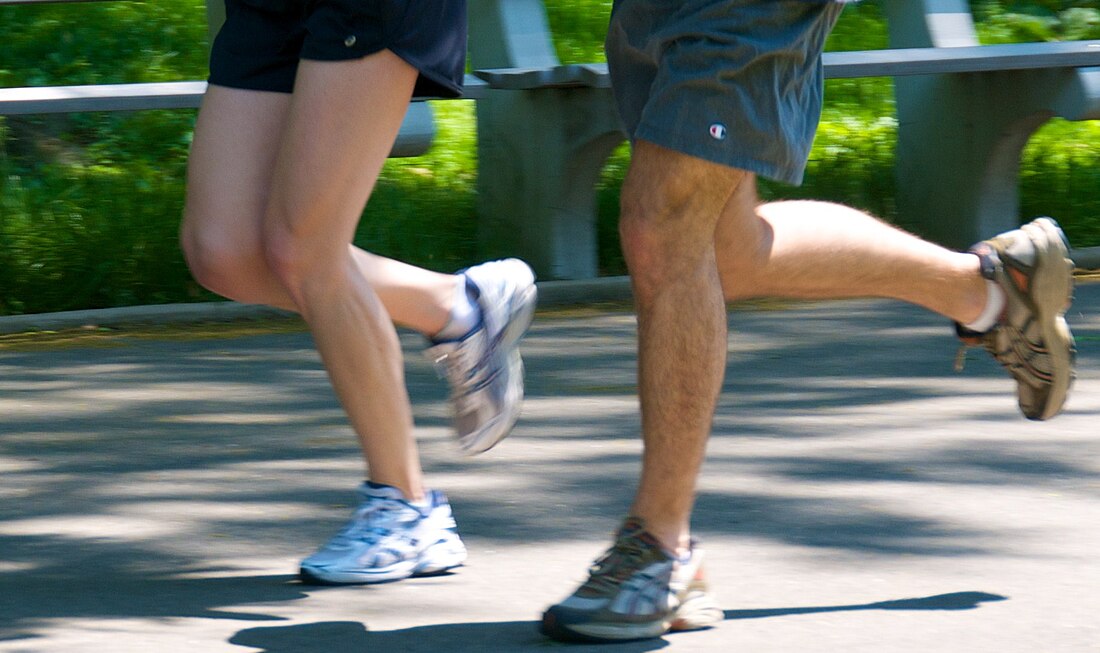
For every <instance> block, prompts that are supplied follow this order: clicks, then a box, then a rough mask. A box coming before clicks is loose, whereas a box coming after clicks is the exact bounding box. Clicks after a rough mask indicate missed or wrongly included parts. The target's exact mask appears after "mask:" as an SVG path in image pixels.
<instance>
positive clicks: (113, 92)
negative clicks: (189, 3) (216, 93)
mask: <svg viewBox="0 0 1100 653" xmlns="http://www.w3.org/2000/svg"><path fill="white" fill-rule="evenodd" d="M205 92H206V82H163V83H150V84H100V85H90V86H32V87H23V88H4V89H0V115H4V114H7V115H18V114H29V113H75V112H78V111H138V110H146V109H194V108H197V107H198V106H199V105H200V104H201V103H202V96H203V93H205Z"/></svg>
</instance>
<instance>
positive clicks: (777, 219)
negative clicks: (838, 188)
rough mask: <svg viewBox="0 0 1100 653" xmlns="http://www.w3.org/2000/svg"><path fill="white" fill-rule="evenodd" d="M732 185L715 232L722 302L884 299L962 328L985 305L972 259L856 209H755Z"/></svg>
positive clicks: (809, 204)
mask: <svg viewBox="0 0 1100 653" xmlns="http://www.w3.org/2000/svg"><path fill="white" fill-rule="evenodd" d="M755 187H756V184H755V180H753V179H750V180H749V182H747V183H744V184H742V185H741V186H739V187H738V190H737V192H736V193H735V194H734V196H733V197H732V198H731V199H730V202H729V204H728V205H727V206H726V209H725V210H724V211H723V213H722V218H721V220H720V221H719V223H718V227H717V230H716V246H717V256H718V266H719V270H720V271H721V277H722V286H723V288H724V290H725V295H726V299H727V300H731V301H732V300H738V299H747V298H751V297H790V298H806V299H831V298H843V297H886V298H891V299H900V300H903V301H907V302H910V303H913V304H916V305H918V306H923V307H925V308H927V309H929V310H932V311H935V312H937V313H939V314H941V315H944V316H946V317H949V318H951V319H953V320H956V321H958V322H961V323H964V324H965V323H967V322H970V321H971V320H973V319H974V318H976V317H977V316H978V315H979V314H980V313H981V311H982V308H983V307H984V305H985V298H986V282H985V280H984V279H983V278H982V277H981V275H980V274H979V271H978V258H977V257H976V256H974V255H972V254H966V253H960V252H953V251H950V250H947V249H944V248H943V247H940V246H939V245H935V244H932V243H929V242H927V241H924V240H921V239H920V238H917V237H916V236H913V235H912V234H909V233H906V232H904V231H902V230H900V229H897V228H895V227H893V226H892V225H889V224H887V223H885V222H882V221H881V220H878V219H877V218H874V217H872V216H870V215H868V214H866V213H863V212H862V211H858V210H856V209H853V208H850V207H847V206H842V205H839V204H832V203H829V202H815V201H788V202H773V203H768V204H759V203H758V201H757V198H756V191H755Z"/></svg>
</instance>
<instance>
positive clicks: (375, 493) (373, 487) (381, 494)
mask: <svg viewBox="0 0 1100 653" xmlns="http://www.w3.org/2000/svg"><path fill="white" fill-rule="evenodd" d="M359 493H360V494H361V495H363V497H364V498H370V499H398V500H401V501H404V500H405V495H404V494H403V493H402V492H401V490H398V489H397V488H395V487H394V486H392V485H382V484H381V483H373V482H371V481H366V482H365V483H363V485H362V486H361V487H360V488H359Z"/></svg>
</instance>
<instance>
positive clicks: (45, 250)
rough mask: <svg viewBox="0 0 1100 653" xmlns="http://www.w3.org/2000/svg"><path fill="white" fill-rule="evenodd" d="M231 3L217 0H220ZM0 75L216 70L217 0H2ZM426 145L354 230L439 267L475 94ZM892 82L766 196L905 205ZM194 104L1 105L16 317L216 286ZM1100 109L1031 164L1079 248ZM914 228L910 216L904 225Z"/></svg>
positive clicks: (853, 17)
mask: <svg viewBox="0 0 1100 653" xmlns="http://www.w3.org/2000/svg"><path fill="white" fill-rule="evenodd" d="M214 1H217V0H214ZM546 5H547V12H548V18H549V21H550V25H551V29H552V30H553V32H554V34H555V38H556V43H555V45H556V47H557V51H558V55H559V57H560V59H561V60H562V61H563V62H566V63H570V62H591V61H602V60H603V56H604V55H603V36H604V32H605V30H606V26H607V20H608V15H609V14H610V9H611V1H610V0H546ZM972 5H973V7H974V11H975V15H976V17H977V19H978V21H979V22H978V31H979V33H980V36H981V38H982V40H983V42H987V43H995V42H1005V41H1020V40H1036V39H1038V40H1054V39H1082V38H1094V39H1095V38H1100V0H1019V1H1017V0H974V2H972ZM0 25H4V26H5V30H4V32H5V33H4V38H3V39H0V86H21V85H40V84H85V83H114V82H139V81H167V80H180V79H201V78H203V77H204V76H205V74H206V52H207V43H208V35H207V31H206V17H205V8H204V4H203V2H202V0H158V1H156V2H152V1H149V2H140V1H135V2H105V3H96V2H93V3H76V4H68V5H48V6H4V7H0ZM886 43H887V36H886V28H885V24H884V21H883V18H882V15H881V10H880V7H879V3H876V2H863V3H860V4H858V5H853V6H850V7H848V8H847V9H846V10H845V12H844V15H843V16H842V18H841V21H840V23H839V24H838V25H837V27H836V29H835V30H834V32H833V34H832V36H831V37H830V38H829V41H828V43H827V48H828V49H830V50H861V49H874V48H881V47H885V46H886ZM433 108H434V110H435V112H436V118H437V124H438V125H439V131H438V134H437V138H436V145H435V147H434V148H433V149H432V150H431V151H430V152H429V153H428V154H427V155H425V156H422V157H416V158H411V159H394V160H390V161H389V162H387V164H386V166H385V168H384V169H383V172H382V175H381V177H380V179H379V181H378V184H377V186H376V189H375V192H374V195H373V196H372V198H371V202H370V204H369V205H368V207H367V210H366V212H365V213H364V216H363V220H362V222H361V224H360V226H359V229H358V231H357V233H356V243H357V244H359V245H361V246H363V247H364V248H366V249H369V250H371V251H374V252H378V253H381V254H384V255H388V256H393V257H396V258H400V259H402V260H406V261H409V262H411V263H414V264H418V265H422V266H425V267H428V268H431V269H436V270H453V269H455V268H458V267H461V266H464V265H468V264H470V263H472V262H474V261H475V260H476V258H477V256H478V254H477V245H476V218H475V214H474V211H475V209H474V205H475V194H476V178H477V160H476V128H475V121H474V106H473V103H471V102H466V101H447V102H437V103H434V106H433ZM893 115H894V108H893V93H892V87H891V81H890V80H889V79H857V80H831V81H830V82H828V85H827V89H826V107H825V111H824V115H823V117H822V124H821V128H820V130H819V133H818V137H817V140H816V142H815V145H814V149H813V152H812V154H811V159H810V162H809V166H808V169H807V175H806V181H805V183H804V185H803V186H802V187H800V188H791V187H789V186H783V185H780V184H772V183H766V182H765V183H762V184H761V195H762V196H763V197H764V198H766V199H778V198H799V197H813V198H819V199H827V200H834V201H840V202H844V203H848V204H853V205H855V206H858V207H861V208H864V209H866V210H869V211H871V212H873V213H875V214H877V215H880V216H882V217H884V218H886V219H889V220H896V210H895V206H894V197H895V194H896V185H895V180H894V165H893V159H894V142H895V137H896V133H897V124H896V120H895V119H894V117H893ZM193 120H194V112H193V111H148V112H141V113H133V114H75V115H67V116H33V117H28V116H21V117H9V118H7V119H2V118H0V314H3V313H21V312H39V311H50V310H63V309H77V308H90V307H103V306H115V305H125V304H139V303H157V302H172V301H190V300H195V299H208V298H212V296H211V295H209V294H208V293H206V292H205V291H202V290H201V289H199V288H198V287H197V286H196V285H195V283H194V282H193V281H192V280H191V278H190V276H189V274H188V272H187V269H186V266H185V265H184V263H183V257H182V254H181V253H180V251H179V246H178V244H177V241H176V234H177V229H178V222H179V216H180V213H181V211H182V205H183V194H184V177H185V170H186V157H187V149H188V146H189V142H190V134H191V129H192V124H193ZM1098 144H1100V123H1098V122H1084V123H1067V122H1063V121H1054V122H1052V123H1050V124H1048V125H1047V126H1045V127H1044V128H1043V129H1041V130H1040V131H1039V132H1038V133H1037V134H1036V135H1035V136H1034V137H1033V138H1032V139H1031V141H1030V144H1029V145H1028V147H1027V149H1026V150H1025V152H1024V157H1023V161H1022V165H1021V182H1020V183H1021V186H1020V187H1021V195H1022V201H1023V211H1024V214H1025V215H1029V216H1030V215H1039V214H1049V215H1053V216H1055V217H1057V218H1058V219H1059V221H1060V222H1061V223H1062V224H1063V226H1065V228H1066V230H1067V232H1068V233H1069V236H1070V238H1071V239H1072V240H1073V242H1074V243H1075V244H1076V245H1079V246H1084V245H1095V244H1100V147H1098ZM628 163H629V152H628V149H627V148H626V147H625V146H624V147H622V148H620V149H619V150H618V151H616V153H615V154H614V155H613V156H612V157H611V158H610V160H609V161H608V163H607V165H606V167H605V169H604V171H603V175H602V178H601V181H600V188H599V190H600V192H599V198H598V202H599V222H598V234H599V239H600V240H599V257H600V259H599V260H600V269H601V272H602V273H605V274H619V273H622V272H623V271H624V270H625V266H624V264H623V261H622V255H621V252H620V249H619V241H618V230H617V226H616V222H617V214H618V197H619V188H620V186H621V183H622V178H623V175H624V174H625V171H626V168H627V166H628ZM903 226H905V225H903Z"/></svg>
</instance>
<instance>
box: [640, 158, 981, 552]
mask: <svg viewBox="0 0 1100 653" xmlns="http://www.w3.org/2000/svg"><path fill="white" fill-rule="evenodd" d="M621 230H622V239H623V249H624V253H625V254H626V258H627V264H628V266H629V268H630V273H631V278H632V283H633V285H634V293H635V301H636V303H637V310H638V341H639V352H638V370H639V371H638V388H639V399H640V402H641V408H642V434H643V439H644V442H645V452H644V454H643V459H642V477H641V482H640V485H639V488H638V492H637V495H636V498H635V501H634V505H633V507H632V513H633V514H636V515H638V516H640V517H642V518H644V519H645V520H646V524H647V529H648V530H649V531H650V532H651V533H653V534H654V536H656V537H657V538H658V539H659V540H660V541H661V542H662V543H663V544H664V545H665V546H666V547H668V548H669V549H677V548H679V549H681V550H682V549H683V548H685V547H687V546H688V543H689V521H690V514H691V508H692V503H693V501H694V494H695V480H696V477H697V475H698V471H699V468H700V466H701V464H702V460H703V456H704V453H705V447H706V440H707V437H708V436H709V432H710V425H711V419H712V416H713V412H714V408H715V403H716V401H717V396H718V392H719V390H720V386H721V380H722V377H723V374H724V368H725V352H726V335H727V334H726V316H725V307H724V302H723V299H726V300H735V299H744V298H748V297H759V296H780V297H800V298H836V297H861V296H874V297H891V298H897V299H902V300H905V301H909V302H912V303H915V304H918V305H921V306H924V307H927V308H929V309H931V310H933V311H936V312H939V313H941V314H943V315H945V316H948V317H950V318H953V319H955V320H958V321H961V322H967V321H969V320H971V319H973V318H975V317H976V316H977V315H978V314H979V313H980V312H981V310H982V307H983V306H984V302H985V292H986V285H985V281H984V280H983V279H982V278H981V276H980V275H979V274H978V259H977V257H975V256H973V255H970V254H960V253H956V252H950V251H948V250H945V249H943V248H941V247H939V246H936V245H933V244H930V243H927V242H925V241H922V240H920V239H918V238H916V237H914V236H912V235H910V234H907V233H905V232H902V231H900V230H898V229H895V228H894V227H892V226H890V225H887V224H885V223H883V222H881V221H879V220H876V219H874V218H872V217H870V216H868V215H866V214H864V213H861V212H859V211H856V210H854V209H850V208H848V207H843V206H840V205H836V204H829V203H824V202H782V203H773V204H766V205H762V206H758V205H757V201H756V194H755V179H754V178H753V177H752V176H751V175H749V174H748V173H744V172H741V171H737V170H734V169H730V168H725V167H723V166H719V165H716V164H711V163H707V162H704V161H701V160H699V159H694V158H692V157H688V156H686V155H682V154H679V153H676V152H673V151H671V150H667V149H664V148H661V147H659V146H656V145H653V144H650V143H646V142H639V143H637V144H636V146H635V150H634V153H633V157H632V163H631V168H630V171H629V173H628V175H627V179H626V181H625V182H624V185H623V214H622V223H621Z"/></svg>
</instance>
